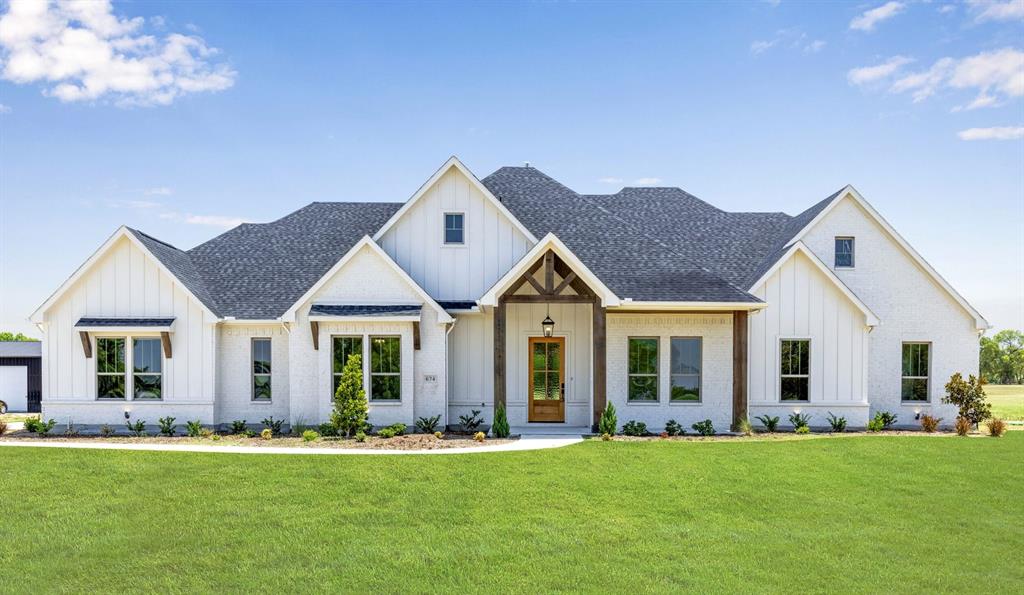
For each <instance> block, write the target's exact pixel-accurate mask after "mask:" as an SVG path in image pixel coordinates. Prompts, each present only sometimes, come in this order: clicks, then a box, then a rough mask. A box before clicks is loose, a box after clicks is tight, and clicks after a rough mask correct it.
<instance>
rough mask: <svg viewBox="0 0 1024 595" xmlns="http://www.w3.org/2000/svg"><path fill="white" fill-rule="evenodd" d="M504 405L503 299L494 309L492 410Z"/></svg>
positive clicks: (502, 298) (499, 300)
mask: <svg viewBox="0 0 1024 595" xmlns="http://www.w3.org/2000/svg"><path fill="white" fill-rule="evenodd" d="M504 404H505V298H504V297H500V298H498V305H497V306H495V307H494V409H495V410H497V409H498V406H499V405H504Z"/></svg>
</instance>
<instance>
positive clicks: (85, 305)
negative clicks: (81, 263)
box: [42, 238, 217, 423]
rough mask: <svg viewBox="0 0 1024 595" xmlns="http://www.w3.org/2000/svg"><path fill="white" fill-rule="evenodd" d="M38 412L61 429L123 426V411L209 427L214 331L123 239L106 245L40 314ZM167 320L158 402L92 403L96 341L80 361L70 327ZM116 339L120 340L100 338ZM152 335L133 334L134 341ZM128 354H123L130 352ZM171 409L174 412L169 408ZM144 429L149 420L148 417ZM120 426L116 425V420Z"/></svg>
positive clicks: (199, 310) (148, 260)
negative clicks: (154, 412) (155, 412)
mask: <svg viewBox="0 0 1024 595" xmlns="http://www.w3.org/2000/svg"><path fill="white" fill-rule="evenodd" d="M44 316H45V318H44V321H45V328H46V332H45V335H44V339H43V374H42V391H43V401H42V409H43V414H44V416H47V417H50V416H52V417H54V418H55V419H57V421H58V422H60V423H64V422H65V421H66V420H67V418H72V419H73V420H74V421H75V422H77V423H123V421H124V420H123V418H121V417H120V416H121V413H122V411H123V409H124V407H125V405H130V406H131V407H132V409H133V410H149V409H152V408H154V407H162V409H161V413H160V416H162V415H164V414H165V413H164V411H165V410H166V414H167V415H176V412H177V414H180V418H181V419H185V418H186V416H190V417H189V418H190V419H195V418H196V417H200V418H201V419H203V421H204V422H211V421H213V420H212V417H213V400H214V392H215V377H216V373H215V352H216V348H217V333H216V328H215V323H214V321H212V320H207V319H206V318H205V316H206V314H205V311H204V309H203V308H202V306H200V305H199V303H197V302H196V301H195V300H194V299H193V298H191V297H190V296H189V295H188V294H186V293H185V292H184V291H183V290H182V289H181V288H180V287H179V286H178V285H177V284H176V283H175V281H174V280H173V279H172V278H171V277H170V276H168V275H167V274H165V273H164V272H163V271H161V270H160V268H159V266H158V265H157V263H156V262H155V261H154V259H153V258H151V257H150V256H149V255H148V254H146V253H145V252H144V251H143V250H141V249H140V248H139V247H138V246H136V245H135V244H134V243H132V242H131V241H130V240H128V239H127V238H121V239H120V240H119V241H117V242H116V243H115V244H113V245H112V246H111V247H110V248H109V250H108V251H107V253H106V254H105V255H103V256H102V257H101V258H100V259H99V260H98V261H96V262H95V263H94V264H93V266H92V267H91V268H90V269H89V270H88V271H87V272H86V273H85V274H84V275H83V276H82V277H81V278H79V279H78V280H77V281H76V282H75V284H74V285H73V286H72V287H71V288H69V289H68V290H67V291H66V292H65V293H64V295H62V296H61V298H60V299H59V300H58V301H57V302H56V303H54V304H53V305H52V306H51V307H50V308H49V309H48V310H47V311H46V312H45V314H44ZM140 316H151V317H164V316H166V317H174V318H175V323H174V332H173V333H171V347H172V356H173V357H172V358H170V359H167V358H164V360H163V378H164V379H163V387H162V392H163V400H162V401H156V402H147V403H142V402H137V403H130V402H128V401H124V402H120V401H118V402H109V401H97V400H96V357H95V345H96V336H97V335H100V336H103V335H105V334H104V333H90V340H91V341H92V343H93V353H94V356H93V357H92V358H86V357H85V354H84V353H83V350H82V343H81V339H80V338H79V334H78V331H77V330H76V329H75V323H76V322H78V320H79V319H80V318H82V317H140ZM107 334H109V335H112V336H124V335H125V333H107ZM144 334H148V335H151V336H159V333H135V336H142V335H144ZM130 348H131V346H130V345H128V346H126V349H130ZM172 404H173V405H177V406H178V408H177V409H174V408H171V407H168V406H169V405H172ZM150 417H151V419H150V420H149V421H150V422H151V423H152V422H155V421H156V418H153V417H152V416H150ZM119 418H120V419H119Z"/></svg>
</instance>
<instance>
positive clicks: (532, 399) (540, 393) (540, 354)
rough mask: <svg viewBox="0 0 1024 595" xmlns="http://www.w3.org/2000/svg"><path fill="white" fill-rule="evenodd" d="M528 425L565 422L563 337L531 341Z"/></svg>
mask: <svg viewBox="0 0 1024 595" xmlns="http://www.w3.org/2000/svg"><path fill="white" fill-rule="evenodd" d="M529 410H530V412H529V418H528V419H529V420H530V421H550V422H564V421H565V337H530V396H529Z"/></svg>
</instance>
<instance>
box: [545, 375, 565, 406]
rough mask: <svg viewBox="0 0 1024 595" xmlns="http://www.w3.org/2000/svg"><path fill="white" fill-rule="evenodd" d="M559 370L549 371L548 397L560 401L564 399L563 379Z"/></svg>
mask: <svg viewBox="0 0 1024 595" xmlns="http://www.w3.org/2000/svg"><path fill="white" fill-rule="evenodd" d="M560 376H561V374H559V373H558V372H548V398H549V399H552V400H555V401H560V400H561V399H562V379H561V378H560Z"/></svg>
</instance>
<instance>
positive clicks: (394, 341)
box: [370, 337, 402, 401]
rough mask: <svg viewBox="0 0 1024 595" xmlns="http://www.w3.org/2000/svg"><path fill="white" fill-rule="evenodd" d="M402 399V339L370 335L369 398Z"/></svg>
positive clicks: (373, 399)
mask: <svg viewBox="0 0 1024 595" xmlns="http://www.w3.org/2000/svg"><path fill="white" fill-rule="evenodd" d="M401 399H402V339H401V338H400V337H370V400H371V401H400V400H401Z"/></svg>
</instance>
